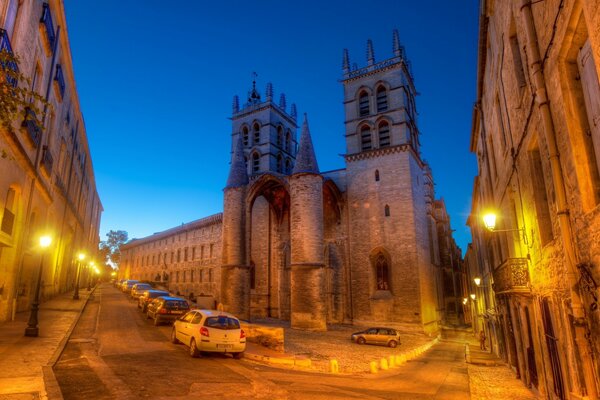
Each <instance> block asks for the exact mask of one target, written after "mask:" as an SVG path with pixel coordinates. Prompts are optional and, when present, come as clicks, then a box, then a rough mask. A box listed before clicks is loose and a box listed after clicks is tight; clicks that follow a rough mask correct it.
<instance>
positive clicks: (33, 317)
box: [25, 236, 52, 337]
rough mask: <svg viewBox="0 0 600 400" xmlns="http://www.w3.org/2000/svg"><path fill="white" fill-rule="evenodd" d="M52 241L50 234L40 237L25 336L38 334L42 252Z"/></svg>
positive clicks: (42, 265)
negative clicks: (38, 264) (38, 260)
mask: <svg viewBox="0 0 600 400" xmlns="http://www.w3.org/2000/svg"><path fill="white" fill-rule="evenodd" d="M51 243H52V238H51V237H50V236H42V237H40V249H41V257H40V268H39V270H38V278H37V284H36V287H35V293H34V297H33V303H32V304H31V314H30V315H29V322H28V323H27V328H25V336H32V337H37V336H38V335H39V328H38V310H39V308H40V286H42V269H43V267H44V252H45V250H46V249H47V248H48V246H50V244H51Z"/></svg>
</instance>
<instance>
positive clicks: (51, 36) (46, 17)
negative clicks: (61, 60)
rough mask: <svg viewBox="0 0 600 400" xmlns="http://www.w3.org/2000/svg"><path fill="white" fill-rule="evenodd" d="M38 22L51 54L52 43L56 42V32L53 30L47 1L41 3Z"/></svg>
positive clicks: (52, 49)
mask: <svg viewBox="0 0 600 400" xmlns="http://www.w3.org/2000/svg"><path fill="white" fill-rule="evenodd" d="M40 24H42V28H43V29H42V30H43V32H44V34H45V36H46V44H47V48H48V50H50V54H52V52H53V51H54V43H55V42H56V33H55V32H54V23H53V22H52V14H51V13H50V6H49V5H48V3H44V4H43V8H42V18H40Z"/></svg>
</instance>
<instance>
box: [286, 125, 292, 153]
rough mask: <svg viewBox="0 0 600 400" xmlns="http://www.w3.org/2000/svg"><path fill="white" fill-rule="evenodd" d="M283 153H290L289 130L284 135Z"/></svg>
mask: <svg viewBox="0 0 600 400" xmlns="http://www.w3.org/2000/svg"><path fill="white" fill-rule="evenodd" d="M285 151H287V152H288V153H291V152H292V134H291V132H290V130H289V129H288V131H287V132H286V134H285Z"/></svg>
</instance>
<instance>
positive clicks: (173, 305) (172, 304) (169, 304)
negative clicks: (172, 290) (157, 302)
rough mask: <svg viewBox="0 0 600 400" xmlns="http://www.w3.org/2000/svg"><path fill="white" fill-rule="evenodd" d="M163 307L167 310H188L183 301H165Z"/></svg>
mask: <svg viewBox="0 0 600 400" xmlns="http://www.w3.org/2000/svg"><path fill="white" fill-rule="evenodd" d="M164 307H167V308H185V309H187V308H190V307H189V306H188V304H187V302H185V301H177V300H167V301H165V304H164Z"/></svg>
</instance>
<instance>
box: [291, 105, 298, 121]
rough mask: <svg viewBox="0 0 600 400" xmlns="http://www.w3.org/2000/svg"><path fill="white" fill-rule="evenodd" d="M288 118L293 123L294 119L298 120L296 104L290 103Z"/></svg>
mask: <svg viewBox="0 0 600 400" xmlns="http://www.w3.org/2000/svg"><path fill="white" fill-rule="evenodd" d="M290 116H291V117H292V118H293V119H294V121H295V120H296V118H298V111H296V103H292V107H291V110H290Z"/></svg>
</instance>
